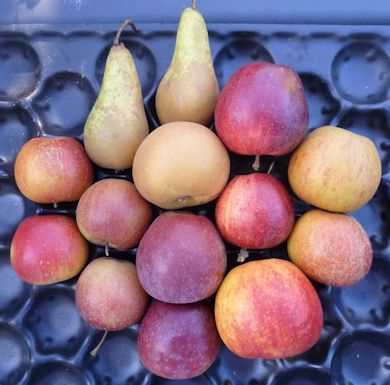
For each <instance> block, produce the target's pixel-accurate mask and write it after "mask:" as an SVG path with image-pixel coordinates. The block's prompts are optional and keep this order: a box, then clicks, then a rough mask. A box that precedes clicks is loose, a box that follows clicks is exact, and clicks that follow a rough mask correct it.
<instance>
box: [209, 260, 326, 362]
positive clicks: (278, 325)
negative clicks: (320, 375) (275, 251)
mask: <svg viewBox="0 0 390 385" xmlns="http://www.w3.org/2000/svg"><path fill="white" fill-rule="evenodd" d="M215 321H216V324H217V329H218V332H219V334H220V336H221V338H222V340H223V342H224V343H225V345H226V346H227V347H228V348H229V349H230V350H231V351H232V352H233V353H235V354H237V355H238V356H240V357H245V358H265V359H276V358H285V357H289V356H294V355H297V354H300V353H303V352H304V351H306V350H308V349H310V348H311V347H312V346H313V345H314V344H315V343H316V342H317V340H318V339H319V337H320V334H321V330H322V325H323V313H322V307H321V302H320V299H319V298H318V295H317V293H316V291H315V289H314V287H313V285H312V284H311V283H310V281H309V279H308V278H307V277H306V276H305V275H304V274H303V273H302V272H301V271H300V270H299V269H298V268H297V267H296V266H295V265H293V264H292V263H291V262H288V261H284V260H282V259H265V260H261V261H253V262H248V263H244V264H243V265H240V266H237V267H235V268H234V269H233V270H231V271H230V272H229V273H228V274H227V276H226V277H225V279H224V281H223V282H222V284H221V286H220V288H219V290H218V293H217V297H216V300H215Z"/></svg>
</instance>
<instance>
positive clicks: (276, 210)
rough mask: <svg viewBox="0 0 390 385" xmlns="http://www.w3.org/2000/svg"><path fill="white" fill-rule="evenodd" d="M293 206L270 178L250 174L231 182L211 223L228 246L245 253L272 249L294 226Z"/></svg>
mask: <svg viewBox="0 0 390 385" xmlns="http://www.w3.org/2000/svg"><path fill="white" fill-rule="evenodd" d="M294 220H295V216H294V206H293V202H292V200H291V197H290V196H289V194H288V192H287V190H286V188H285V187H284V186H283V184H282V183H281V182H280V181H279V180H278V179H276V178H275V177H274V176H272V175H269V174H259V173H254V174H250V175H239V176H236V177H235V178H233V179H232V180H231V181H230V182H229V183H228V185H227V186H226V188H225V189H224V191H223V192H222V194H221V195H220V197H219V198H218V201H217V205H216V208H215V221H216V224H217V227H218V230H219V232H220V233H221V235H222V237H223V238H224V239H225V240H226V241H228V242H229V243H231V244H233V245H236V246H239V247H243V248H248V249H265V248H270V247H274V246H276V245H278V244H280V243H282V242H283V241H285V240H286V239H287V237H288V236H289V235H290V232H291V230H292V228H293V226H294Z"/></svg>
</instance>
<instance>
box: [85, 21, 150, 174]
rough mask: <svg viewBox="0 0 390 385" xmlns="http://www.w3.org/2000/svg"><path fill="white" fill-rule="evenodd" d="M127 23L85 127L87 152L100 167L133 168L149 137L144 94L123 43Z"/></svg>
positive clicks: (129, 22)
mask: <svg viewBox="0 0 390 385" xmlns="http://www.w3.org/2000/svg"><path fill="white" fill-rule="evenodd" d="M127 25H131V27H132V28H133V30H134V31H136V29H135V25H134V24H133V23H132V22H131V21H130V20H126V21H124V23H123V24H122V26H121V27H120V29H119V30H118V33H117V35H116V37H115V40H114V44H113V45H112V47H111V48H110V51H109V54H108V57H107V62H106V68H105V71H104V77H103V83H102V86H101V88H100V91H99V95H98V97H97V100H96V102H95V105H94V106H93V108H92V111H91V112H90V114H89V116H88V119H87V122H86V124H85V127H84V145H85V149H86V151H87V153H88V155H89V157H90V158H91V159H92V161H93V162H94V163H96V164H97V165H98V166H100V167H105V168H112V169H125V168H129V167H131V166H132V165H133V159H134V155H135V152H136V151H137V149H138V146H139V145H140V144H141V142H142V141H143V140H144V139H145V137H146V136H147V135H148V133H149V126H148V121H147V119H146V114H145V109H144V104H143V98H142V90H141V85H140V81H139V78H138V74H137V69H136V68H135V64H134V60H133V58H132V56H131V53H130V51H129V50H128V49H127V48H126V47H125V46H124V45H123V43H119V37H120V34H121V32H122V31H123V29H124V28H125V27H126V26H127Z"/></svg>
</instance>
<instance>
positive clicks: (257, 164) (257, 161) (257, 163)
mask: <svg viewBox="0 0 390 385" xmlns="http://www.w3.org/2000/svg"><path fill="white" fill-rule="evenodd" d="M252 168H253V169H254V170H255V171H259V170H260V155H256V157H255V161H254V162H253V164H252Z"/></svg>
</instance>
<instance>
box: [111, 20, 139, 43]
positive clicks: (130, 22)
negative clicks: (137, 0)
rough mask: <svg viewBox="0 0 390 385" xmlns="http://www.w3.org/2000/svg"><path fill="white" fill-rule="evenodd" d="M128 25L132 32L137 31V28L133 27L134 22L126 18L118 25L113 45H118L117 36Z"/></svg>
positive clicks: (118, 36) (119, 35)
mask: <svg viewBox="0 0 390 385" xmlns="http://www.w3.org/2000/svg"><path fill="white" fill-rule="evenodd" d="M128 25H129V26H130V27H131V28H132V30H133V32H137V28H136V27H135V24H134V23H133V22H132V21H131V20H130V19H126V20H125V21H124V22H123V23H122V25H121V26H120V27H119V29H118V32H117V33H116V35H115V39H114V45H119V38H120V37H121V33H122V32H123V30H124V29H125V28H126V27H127V26H128Z"/></svg>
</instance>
